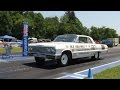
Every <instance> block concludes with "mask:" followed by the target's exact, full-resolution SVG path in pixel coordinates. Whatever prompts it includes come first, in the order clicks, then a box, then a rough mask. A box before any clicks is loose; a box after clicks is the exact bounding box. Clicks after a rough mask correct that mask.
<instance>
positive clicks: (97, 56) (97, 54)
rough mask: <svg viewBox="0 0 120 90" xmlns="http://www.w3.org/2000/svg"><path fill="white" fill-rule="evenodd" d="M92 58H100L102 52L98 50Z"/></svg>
mask: <svg viewBox="0 0 120 90" xmlns="http://www.w3.org/2000/svg"><path fill="white" fill-rule="evenodd" d="M91 59H92V60H99V59H100V52H96V53H95V54H94V56H92V57H91Z"/></svg>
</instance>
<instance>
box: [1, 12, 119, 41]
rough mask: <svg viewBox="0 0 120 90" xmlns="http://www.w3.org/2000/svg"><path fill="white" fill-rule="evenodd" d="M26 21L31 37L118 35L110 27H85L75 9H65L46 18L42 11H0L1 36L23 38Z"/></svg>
mask: <svg viewBox="0 0 120 90" xmlns="http://www.w3.org/2000/svg"><path fill="white" fill-rule="evenodd" d="M24 21H27V22H28V23H29V37H36V38H47V39H48V38H49V39H54V38H55V37H56V36H57V35H60V34H80V35H81V34H82V35H89V36H91V37H93V39H95V40H102V39H106V38H114V37H118V34H117V33H116V30H114V29H112V28H109V27H105V26H103V27H95V26H92V27H91V28H87V27H85V26H84V25H83V24H82V22H81V21H80V20H79V19H78V18H77V17H76V16H75V13H74V11H65V14H64V15H63V16H62V17H60V18H58V17H57V16H55V17H45V18H44V17H43V15H42V14H41V13H34V12H33V11H0V36H2V35H11V36H14V37H16V38H17V39H22V34H23V22H24Z"/></svg>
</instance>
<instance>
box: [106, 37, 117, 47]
mask: <svg viewBox="0 0 120 90" xmlns="http://www.w3.org/2000/svg"><path fill="white" fill-rule="evenodd" d="M108 39H110V40H112V41H113V46H118V45H119V38H108Z"/></svg>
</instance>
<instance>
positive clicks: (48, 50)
mask: <svg viewBox="0 0 120 90" xmlns="http://www.w3.org/2000/svg"><path fill="white" fill-rule="evenodd" d="M47 52H48V53H51V54H55V53H56V50H55V48H54V47H47Z"/></svg>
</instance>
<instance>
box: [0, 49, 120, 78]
mask: <svg viewBox="0 0 120 90" xmlns="http://www.w3.org/2000/svg"><path fill="white" fill-rule="evenodd" d="M102 57H103V58H104V59H101V60H98V61H90V59H79V60H77V61H75V62H74V63H73V64H72V65H69V66H66V67H58V66H57V65H56V64H55V63H53V62H47V64H46V65H44V66H37V65H36V63H35V61H34V59H29V60H20V61H10V62H0V78H1V79H53V78H57V77H60V76H63V75H67V74H71V73H75V72H78V71H81V70H85V69H88V68H92V67H95V66H98V65H102V64H106V63H110V62H113V61H116V60H120V47H114V48H110V49H109V52H108V53H107V54H104V55H102Z"/></svg>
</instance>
